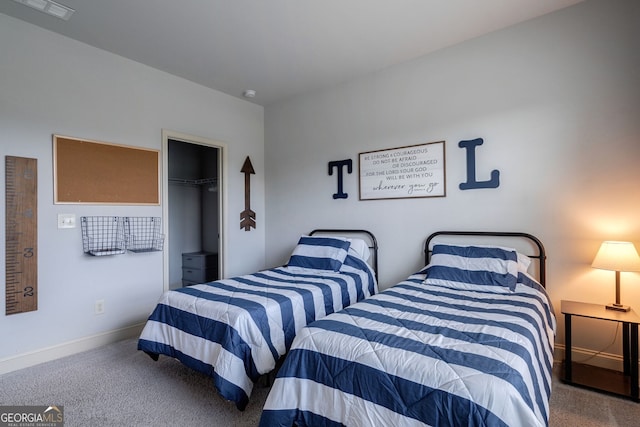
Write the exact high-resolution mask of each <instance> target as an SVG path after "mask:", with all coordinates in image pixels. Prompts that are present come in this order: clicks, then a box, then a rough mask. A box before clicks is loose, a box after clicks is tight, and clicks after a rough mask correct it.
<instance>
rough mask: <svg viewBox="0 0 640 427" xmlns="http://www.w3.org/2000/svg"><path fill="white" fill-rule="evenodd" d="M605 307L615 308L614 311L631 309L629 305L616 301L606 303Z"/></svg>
mask: <svg viewBox="0 0 640 427" xmlns="http://www.w3.org/2000/svg"><path fill="white" fill-rule="evenodd" d="M606 308H607V310H616V311H630V310H631V307H629V306H628V305H622V304H616V303H611V304H607V306H606Z"/></svg>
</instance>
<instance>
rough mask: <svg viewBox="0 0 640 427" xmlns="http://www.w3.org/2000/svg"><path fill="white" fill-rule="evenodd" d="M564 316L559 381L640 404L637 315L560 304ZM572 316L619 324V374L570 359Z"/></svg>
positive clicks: (571, 302)
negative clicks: (620, 356) (620, 325)
mask: <svg viewBox="0 0 640 427" xmlns="http://www.w3.org/2000/svg"><path fill="white" fill-rule="evenodd" d="M560 311H561V312H562V314H564V329H565V360H564V364H563V372H562V373H561V374H560V377H561V379H562V381H563V382H565V383H567V384H572V385H576V386H581V387H585V388H589V389H592V390H596V391H603V392H606V393H610V394H614V395H617V396H621V397H625V398H627V399H631V400H633V401H635V402H640V398H639V395H638V325H639V324H640V316H638V314H637V313H636V312H635V311H633V310H631V311H628V312H623V311H615V310H607V309H606V308H605V306H604V305H599V304H587V303H582V302H575V301H564V300H563V301H561V308H560ZM573 316H578V317H589V318H592V319H598V320H605V321H610V322H619V323H622V357H623V371H622V372H619V371H614V370H610V369H603V368H599V367H596V366H589V365H583V364H580V363H576V362H573V361H572V360H571V318H572V317H573Z"/></svg>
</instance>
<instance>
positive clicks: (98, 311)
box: [95, 299, 104, 314]
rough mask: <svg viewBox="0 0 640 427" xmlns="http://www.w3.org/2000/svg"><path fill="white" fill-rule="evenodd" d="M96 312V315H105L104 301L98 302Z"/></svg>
mask: <svg viewBox="0 0 640 427" xmlns="http://www.w3.org/2000/svg"><path fill="white" fill-rule="evenodd" d="M95 311H96V314H104V300H103V299H99V300H96V305H95Z"/></svg>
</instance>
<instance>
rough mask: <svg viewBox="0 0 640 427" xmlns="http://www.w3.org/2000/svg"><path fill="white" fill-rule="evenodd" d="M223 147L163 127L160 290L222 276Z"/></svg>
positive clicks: (216, 142) (215, 142)
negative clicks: (163, 247) (162, 281)
mask: <svg viewBox="0 0 640 427" xmlns="http://www.w3.org/2000/svg"><path fill="white" fill-rule="evenodd" d="M225 148H226V147H225V146H224V144H222V143H220V142H218V141H212V140H207V139H204V138H199V137H194V136H189V135H184V134H179V133H176V132H170V131H163V153H164V154H163V156H164V157H165V158H164V161H163V165H164V168H163V176H164V177H165V178H164V186H163V200H164V203H163V215H164V218H165V219H164V221H163V223H164V233H165V248H166V249H167V250H165V254H164V257H165V259H164V270H165V271H164V278H165V279H164V289H165V290H167V289H177V288H180V287H182V286H187V285H191V284H195V283H202V282H207V281H211V280H216V279H218V278H220V277H224V276H223V265H224V263H223V260H224V244H223V243H224V238H223V224H224V209H223V208H224V204H223V200H224V197H223V195H224V185H223V184H224V179H223V174H222V171H223V165H224V154H225Z"/></svg>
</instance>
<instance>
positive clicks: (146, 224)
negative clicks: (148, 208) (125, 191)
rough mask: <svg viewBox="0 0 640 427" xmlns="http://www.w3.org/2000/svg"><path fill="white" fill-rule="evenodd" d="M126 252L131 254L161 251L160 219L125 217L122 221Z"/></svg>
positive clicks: (162, 242)
mask: <svg viewBox="0 0 640 427" xmlns="http://www.w3.org/2000/svg"><path fill="white" fill-rule="evenodd" d="M124 229H125V238H126V245H127V250H128V251H131V252H154V251H161V250H162V246H163V244H164V235H162V233H160V218H155V217H140V218H136V217H127V218H125V219H124Z"/></svg>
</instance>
